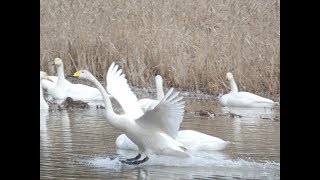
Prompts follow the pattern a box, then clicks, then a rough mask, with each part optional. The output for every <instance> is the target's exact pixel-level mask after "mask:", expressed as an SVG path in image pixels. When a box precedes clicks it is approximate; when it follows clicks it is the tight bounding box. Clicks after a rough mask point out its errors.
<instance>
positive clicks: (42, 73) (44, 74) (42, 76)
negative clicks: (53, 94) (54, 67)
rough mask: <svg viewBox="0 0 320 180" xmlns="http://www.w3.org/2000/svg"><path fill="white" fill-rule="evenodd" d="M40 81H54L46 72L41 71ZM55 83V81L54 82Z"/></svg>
mask: <svg viewBox="0 0 320 180" xmlns="http://www.w3.org/2000/svg"><path fill="white" fill-rule="evenodd" d="M40 79H46V80H49V81H52V79H51V78H50V77H49V76H48V74H47V73H46V72H44V71H40ZM52 82H53V81H52Z"/></svg>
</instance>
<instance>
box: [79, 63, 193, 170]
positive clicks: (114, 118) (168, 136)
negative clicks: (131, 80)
mask: <svg viewBox="0 0 320 180" xmlns="http://www.w3.org/2000/svg"><path fill="white" fill-rule="evenodd" d="M74 76H75V77H79V78H80V79H85V80H89V81H91V82H93V83H94V84H95V85H96V86H97V88H98V89H99V90H100V92H101V94H102V96H103V99H104V103H105V106H106V109H105V113H106V119H107V121H108V122H109V123H110V124H111V125H112V126H113V127H115V128H117V129H121V130H123V131H124V132H125V134H126V135H127V137H129V139H130V140H132V141H133V142H134V143H135V144H137V146H138V152H139V153H138V155H137V156H136V157H134V158H131V159H126V160H125V161H121V162H123V163H126V164H140V163H143V162H146V161H147V160H148V159H149V157H148V156H149V155H151V154H165V155H172V156H179V157H189V155H188V154H187V153H186V152H185V151H184V149H185V148H183V147H182V144H181V143H179V142H177V141H176V140H174V138H175V137H176V136H177V134H178V128H179V125H180V123H181V122H182V120H183V113H184V102H183V101H181V100H182V97H179V96H178V94H179V93H178V92H175V93H173V88H172V89H170V90H169V92H168V93H167V94H166V95H165V96H164V98H163V99H162V100H161V101H160V103H159V104H158V105H157V106H156V107H155V108H154V109H152V110H148V111H146V112H145V113H144V112H143V111H142V108H141V107H140V105H139V103H138V98H137V97H136V95H135V94H133V92H132V90H131V89H130V87H129V85H128V83H127V79H126V78H125V75H124V74H122V70H121V69H119V70H118V65H115V63H112V64H111V66H110V67H109V69H108V72H107V84H108V86H107V91H108V93H110V94H111V95H112V96H113V97H114V98H115V99H116V100H117V101H118V102H119V104H120V105H121V107H122V109H123V110H124V112H125V114H122V115H118V114H116V113H115V112H114V111H113V109H112V104H111V101H110V97H109V96H108V94H107V92H106V91H105V89H104V88H103V87H102V85H101V84H100V83H99V81H98V80H97V79H96V78H95V77H94V76H93V75H92V74H91V73H90V72H89V71H86V70H80V71H77V72H76V73H74ZM142 155H144V156H145V158H143V159H142V160H139V159H140V158H141V156H142Z"/></svg>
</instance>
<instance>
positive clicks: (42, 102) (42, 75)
mask: <svg viewBox="0 0 320 180" xmlns="http://www.w3.org/2000/svg"><path fill="white" fill-rule="evenodd" d="M43 79H47V80H49V81H50V78H49V76H48V75H47V73H46V72H43V71H40V109H49V105H48V103H47V102H46V100H45V99H44V97H43V91H42V84H41V80H43Z"/></svg>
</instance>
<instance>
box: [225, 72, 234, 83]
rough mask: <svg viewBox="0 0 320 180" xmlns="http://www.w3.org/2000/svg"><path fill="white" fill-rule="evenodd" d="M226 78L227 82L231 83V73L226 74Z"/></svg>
mask: <svg viewBox="0 0 320 180" xmlns="http://www.w3.org/2000/svg"><path fill="white" fill-rule="evenodd" d="M226 77H227V80H228V81H231V80H232V79H233V75H232V74H231V72H228V73H227V76H226Z"/></svg>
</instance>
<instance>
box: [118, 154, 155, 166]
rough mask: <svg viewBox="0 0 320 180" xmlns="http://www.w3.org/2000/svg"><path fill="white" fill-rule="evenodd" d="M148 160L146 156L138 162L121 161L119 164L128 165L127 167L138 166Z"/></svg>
mask: <svg viewBox="0 0 320 180" xmlns="http://www.w3.org/2000/svg"><path fill="white" fill-rule="evenodd" d="M140 157H141V155H140ZM132 159H133V158H132ZM148 159H149V157H148V156H146V157H145V158H143V159H142V160H140V161H127V160H124V161H121V162H122V163H124V164H129V165H138V164H141V163H144V162H146V161H148Z"/></svg>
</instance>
